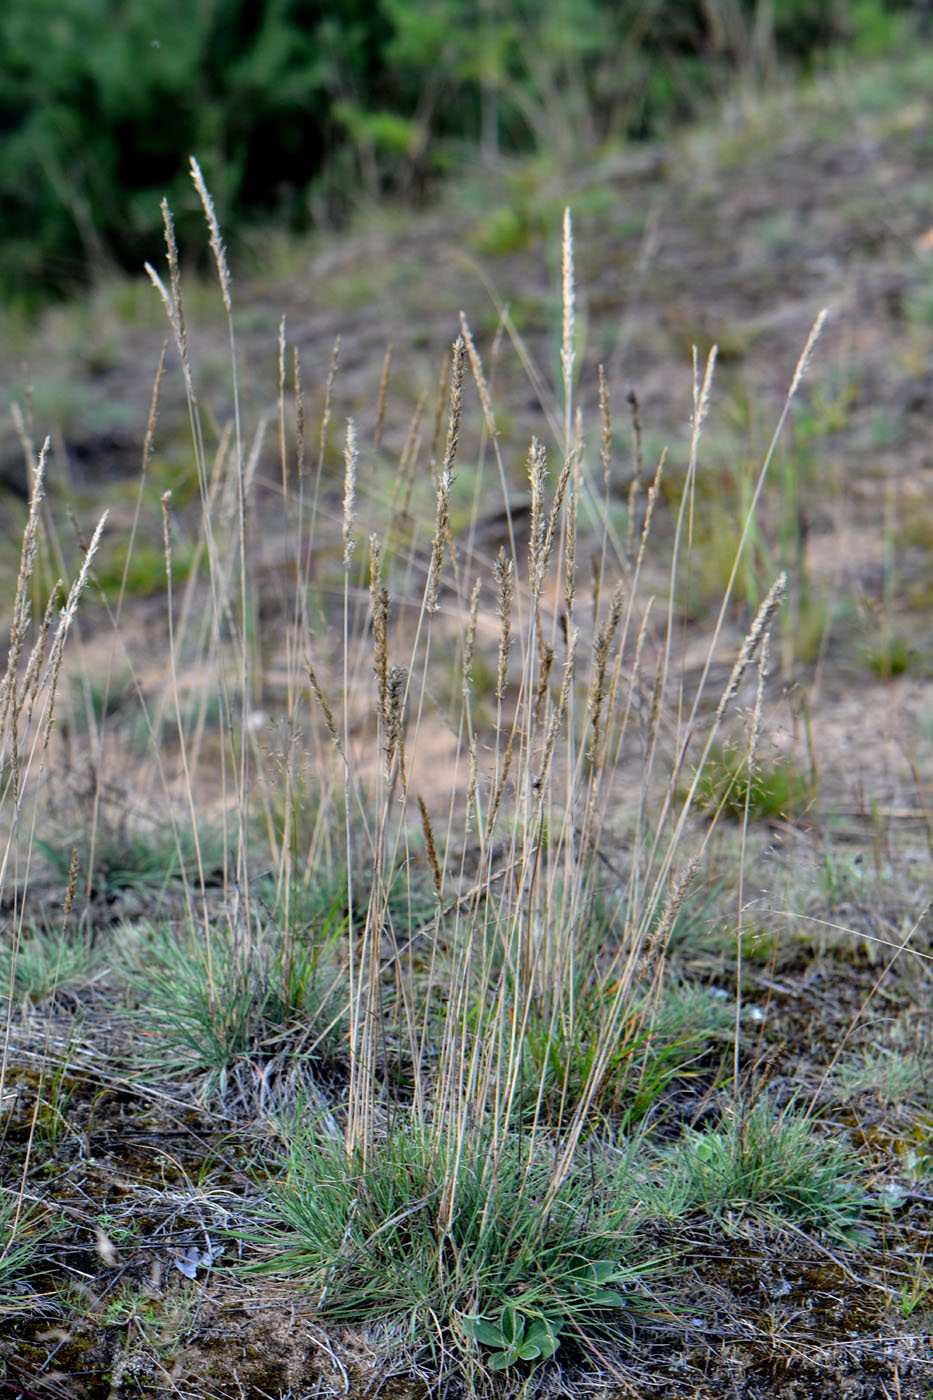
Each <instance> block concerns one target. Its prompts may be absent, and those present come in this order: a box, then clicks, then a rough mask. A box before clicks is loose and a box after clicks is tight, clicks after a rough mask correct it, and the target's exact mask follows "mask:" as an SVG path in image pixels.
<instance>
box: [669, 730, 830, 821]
mask: <svg viewBox="0 0 933 1400" xmlns="http://www.w3.org/2000/svg"><path fill="white" fill-rule="evenodd" d="M815 796H816V785H815V782H814V780H813V779H812V778H811V777H807V776H806V775H804V774H802V773H801V772H800V771H799V769H798V767H797V765H796V764H795V763H794V761H793V759H790V758H775V759H771V760H768V759H764V758H762V757H761V756H760V755H756V756H754V758H753V759H752V760H750V758H749V755H748V753H747V751H742V750H740V749H735V748H729V747H723V748H715V749H713V750H712V751H711V752H710V753H709V754H708V756H707V759H706V763H705V764H704V767H703V771H702V773H701V775H700V778H699V782H698V783H697V788H696V795H695V799H696V803H697V806H698V807H700V808H702V809H705V810H706V811H711V812H717V813H718V812H722V813H724V814H725V815H726V816H729V817H731V818H732V819H733V820H734V821H740V822H741V821H744V820H745V819H746V817H747V819H748V820H749V821H762V822H767V821H784V820H791V819H793V818H794V817H799V816H802V815H803V813H804V812H806V811H807V809H808V807H809V806H810V805H811V804H812V802H813V800H814V798H815Z"/></svg>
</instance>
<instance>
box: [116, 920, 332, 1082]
mask: <svg viewBox="0 0 933 1400" xmlns="http://www.w3.org/2000/svg"><path fill="white" fill-rule="evenodd" d="M328 951H329V949H328V945H327V944H326V943H311V942H309V943H307V944H305V943H301V942H299V941H297V940H290V939H285V938H283V937H282V936H281V935H280V934H278V933H277V932H276V931H275V930H270V931H269V932H268V934H267V936H266V938H265V939H264V941H263V943H262V944H261V945H260V944H258V943H249V944H244V943H243V941H242V940H241V939H238V938H237V936H236V933H235V931H234V930H233V929H231V928H230V927H229V925H226V924H222V925H219V926H217V927H213V928H211V929H210V930H209V931H208V933H207V934H206V935H205V932H204V930H203V929H192V928H190V927H189V926H187V925H181V926H176V925H174V924H171V923H168V922H165V923H160V924H156V925H154V926H151V927H150V928H149V929H148V930H146V931H145V932H144V935H143V937H142V938H141V939H140V941H139V942H138V944H137V947H136V950H135V956H134V964H135V965H133V964H131V965H130V966H129V967H128V969H127V975H128V980H129V986H130V990H131V992H132V994H133V997H134V999H135V1001H136V1002H137V1007H138V1010H137V1019H138V1021H139V1024H140V1027H141V1030H142V1033H143V1035H144V1036H145V1037H146V1041H147V1045H148V1049H147V1051H146V1052H144V1055H143V1061H144V1062H146V1061H148V1062H149V1063H150V1066H152V1067H154V1066H156V1065H164V1063H165V1060H166V1056H168V1057H169V1058H170V1062H171V1065H172V1067H173V1070H174V1071H175V1072H177V1073H178V1074H180V1075H185V1076H189V1077H194V1078H196V1079H198V1080H199V1081H200V1089H199V1092H200V1094H201V1096H202V1097H203V1098H205V1099H213V1098H216V1097H220V1098H223V1097H224V1095H225V1094H226V1093H227V1092H228V1089H229V1090H230V1091H231V1092H232V1091H233V1089H234V1086H236V1085H239V1086H240V1088H244V1086H248V1085H249V1082H250V1076H251V1074H252V1070H253V1069H255V1070H256V1072H257V1075H258V1077H259V1078H260V1079H262V1078H263V1076H265V1078H264V1079H263V1082H264V1083H266V1084H271V1083H273V1082H275V1081H277V1080H279V1079H283V1078H284V1079H286V1080H287V1078H288V1074H289V1072H294V1073H296V1074H297V1076H298V1078H299V1080H300V1078H301V1073H302V1071H303V1069H304V1068H306V1067H313V1066H314V1065H320V1064H322V1063H324V1062H326V1061H328V1060H329V1059H331V1058H333V1057H334V1056H335V1055H337V1054H339V1050H340V1046H341V1044H342V1042H343V1040H344V1039H345V1037H346V1033H347V991H346V980H345V978H344V977H343V976H342V975H341V974H340V972H339V970H338V969H336V968H335V967H334V965H333V962H332V961H331V960H330V959H329V957H328ZM253 1078H254V1082H255V1078H256V1076H253Z"/></svg>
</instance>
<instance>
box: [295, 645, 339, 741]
mask: <svg viewBox="0 0 933 1400" xmlns="http://www.w3.org/2000/svg"><path fill="white" fill-rule="evenodd" d="M305 670H306V671H307V673H308V681H309V682H310V685H311V689H312V690H313V691H314V696H315V699H316V700H317V702H318V704H319V705H320V707H321V713H322V714H323V716H324V723H325V724H326V725H327V732H328V734H329V735H330V737H331V739H332V740H333V743H334V746H335V748H336V749H337V752H338V753H340V754H341V755H342V756H343V758H344V761H346V755H345V754H344V752H343V744H342V742H341V739H340V733H339V731H338V729H337V723H336V720H335V719H334V712H333V710H332V709H331V707H330V703H329V701H328V699H327V696H326V695H325V694H324V690H323V687H322V686H321V682H320V681H319V680H318V677H317V672H316V671H315V669H314V666H313V664H312V662H311V659H310V657H309V658H308V659H306V661H305Z"/></svg>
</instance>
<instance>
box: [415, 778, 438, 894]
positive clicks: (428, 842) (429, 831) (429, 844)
mask: <svg viewBox="0 0 933 1400" xmlns="http://www.w3.org/2000/svg"><path fill="white" fill-rule="evenodd" d="M418 810H419V812H420V813H421V830H422V831H423V832H424V848H425V851H426V853H427V857H428V865H429V866H430V867H431V879H432V881H433V883H434V896H435V898H436V900H437V902H438V904H440V902H441V890H442V888H443V879H442V877H441V863H440V861H439V860H438V858H437V845H436V843H435V841H434V829H433V827H432V826H431V818H430V817H429V816H428V809H427V807H426V806H425V802H424V798H423V797H422V796H421V793H420V792H419V794H418Z"/></svg>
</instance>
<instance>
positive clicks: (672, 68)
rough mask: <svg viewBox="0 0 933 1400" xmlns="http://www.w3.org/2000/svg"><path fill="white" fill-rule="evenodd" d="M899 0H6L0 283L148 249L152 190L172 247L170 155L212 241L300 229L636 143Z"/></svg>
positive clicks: (903, 1) (128, 261)
mask: <svg viewBox="0 0 933 1400" xmlns="http://www.w3.org/2000/svg"><path fill="white" fill-rule="evenodd" d="M916 4H917V0H859V3H858V4H857V5H855V6H850V5H849V4H848V3H847V2H846V0H769V3H768V4H767V5H765V4H764V3H763V0H720V2H719V3H717V4H715V5H710V4H709V3H706V0H653V3H652V0H648V3H646V0H538V3H537V4H532V3H531V0H341V3H340V5H339V6H335V5H330V4H327V3H325V0H198V3H196V4H194V5H191V4H189V3H188V0H5V3H4V4H3V5H0V52H2V54H3V63H2V65H0V240H2V244H3V254H4V255H3V258H2V260H0V293H3V292H6V293H7V294H9V293H11V292H15V293H16V294H18V295H20V296H23V295H27V296H28V295H30V294H32V295H33V296H36V295H44V294H46V293H48V292H49V291H54V290H60V289H64V288H67V287H68V286H70V285H72V284H74V283H75V282H80V281H82V280H84V279H86V278H87V277H88V276H89V275H93V274H94V273H95V272H99V271H100V270H102V269H105V268H106V267H108V266H112V265H114V264H117V265H122V266H125V267H129V268H132V269H134V270H135V269H137V268H138V267H139V266H140V264H141V262H142V261H143V260H144V259H145V258H149V259H155V258H158V257H159V256H160V254H161V221H160V215H159V202H160V200H161V198H162V197H163V196H167V197H168V198H169V201H170V203H171V205H172V208H173V212H174V213H175V216H176V222H177V223H178V225H179V235H180V238H181V240H182V242H183V243H184V244H185V246H190V243H191V231H190V230H191V229H193V228H194V226H197V227H198V229H200V225H201V217H200V211H199V208H198V207H197V201H196V197H195V196H194V193H193V191H192V189H191V188H190V183H189V181H188V177H187V168H188V156H189V155H191V154H194V155H196V156H197V157H198V160H199V161H200V163H201V165H202V168H203V169H204V172H205V176H206V178H207V180H208V183H209V185H210V187H211V190H212V192H213V195H214V198H215V201H216V203H217V207H218V213H219V214H220V217H221V222H222V224H223V226H224V229H225V231H226V233H227V235H228V237H231V238H232V237H235V235H236V233H237V230H238V229H240V228H241V227H242V226H243V224H244V222H245V221H246V220H247V219H250V218H256V217H259V218H263V217H268V216H269V215H271V214H275V215H276V216H277V217H278V218H284V219H285V220H287V221H288V222H289V223H290V224H291V225H293V226H302V225H306V224H307V223H309V222H311V221H313V220H314V219H317V220H320V219H330V218H334V217H338V218H339V217H340V216H341V215H343V214H345V213H346V212H347V210H348V208H349V207H351V206H352V203H353V201H354V199H355V198H357V197H358V196H359V194H360V192H362V193H364V194H366V195H374V194H378V193H382V192H385V191H386V190H387V189H389V190H394V191H396V192H399V193H401V194H403V195H407V196H411V195H414V194H417V193H418V192H420V191H421V190H423V188H424V185H425V183H426V182H427V181H428V180H430V179H432V178H434V177H436V176H437V175H438V174H439V173H442V172H443V171H444V170H445V169H446V168H448V167H449V165H450V164H451V163H452V162H456V161H458V160H460V159H462V157H463V154H464V151H465V150H466V151H468V152H473V153H475V152H476V149H477V148H479V149H480V151H481V152H482V153H483V155H484V156H485V157H486V158H487V159H493V158H494V157H495V155H496V154H497V153H498V152H499V151H500V150H512V151H514V150H523V149H525V150H527V149H538V150H542V151H546V152H547V153H549V154H550V155H553V156H556V157H558V158H564V159H566V158H573V157H574V156H576V155H579V153H580V151H581V149H583V148H586V147H592V146H593V145H594V144H598V143H599V142H601V141H603V140H605V139H607V138H609V137H619V136H627V137H633V136H634V137H642V136H646V135H651V134H653V133H655V132H656V131H657V130H658V129H659V128H660V127H661V126H662V125H663V124H664V123H666V122H668V121H670V120H672V119H677V118H680V117H684V116H687V115H689V114H690V112H691V111H694V110H695V109H696V105H697V102H698V101H699V100H702V98H703V97H704V96H708V95H709V94H710V93H712V92H715V91H716V90H717V88H718V87H719V86H720V85H721V83H722V82H723V81H724V80H725V79H726V77H727V75H728V74H729V73H730V72H731V71H733V70H735V69H736V68H739V69H742V68H746V69H747V68H749V67H751V68H753V69H757V68H759V67H760V68H762V69H766V68H769V67H771V66H773V63H774V62H775V61H777V60H778V59H780V58H781V57H782V56H783V57H786V58H789V59H790V60H791V61H793V62H796V63H800V62H804V63H805V62H807V61H809V60H810V59H811V58H812V57H813V55H814V54H815V53H817V52H818V51H819V50H820V49H821V48H822V47H824V46H825V45H827V44H830V43H832V42H834V41H837V40H843V39H846V38H858V37H859V35H863V36H866V35H867V36H870V35H871V34H872V33H877V32H881V29H880V28H879V17H882V18H884V17H886V16H888V15H889V14H890V13H893V11H895V10H896V9H899V8H900V9H904V8H907V9H909V8H910V7H911V5H914V6H916ZM853 15H856V16H857V17H858V19H857V24H858V33H857V34H856V32H855V31H854V30H853V23H855V21H854V20H853ZM882 28H883V27H882ZM883 32H884V33H886V34H887V33H888V32H889V31H888V30H886V29H885V30H884V31H883ZM863 49H864V45H863Z"/></svg>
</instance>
